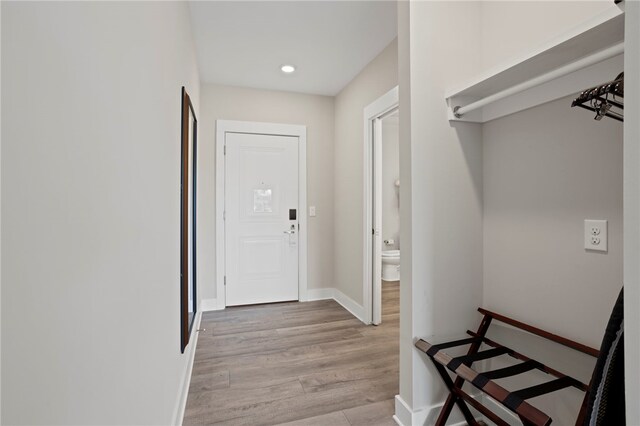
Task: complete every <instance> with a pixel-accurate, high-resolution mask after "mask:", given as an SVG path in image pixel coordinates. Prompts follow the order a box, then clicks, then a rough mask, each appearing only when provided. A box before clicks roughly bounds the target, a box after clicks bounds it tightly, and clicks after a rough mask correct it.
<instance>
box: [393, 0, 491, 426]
mask: <svg viewBox="0 0 640 426" xmlns="http://www.w3.org/2000/svg"><path fill="white" fill-rule="evenodd" d="M398 16H399V24H398V27H399V34H398V42H399V51H400V55H399V58H400V182H401V186H400V212H401V213H400V214H401V220H402V229H401V242H402V243H401V244H402V281H401V283H400V292H401V294H400V303H401V308H400V312H401V317H400V348H401V349H400V400H399V401H398V403H397V404H396V415H397V416H398V418H399V419H400V421H401V422H402V423H403V424H406V425H408V424H433V422H434V421H435V417H434V416H436V415H437V410H432V408H434V406H437V405H438V404H439V403H441V402H442V401H443V399H444V395H445V394H444V389H443V387H442V386H441V385H440V379H439V378H437V375H436V373H435V370H434V369H433V367H432V366H431V365H430V361H427V360H426V359H425V358H424V356H422V355H420V354H419V353H418V352H417V351H416V350H414V349H413V338H414V337H416V336H421V337H426V336H433V335H438V336H446V335H450V334H459V333H461V332H462V333H463V332H464V330H466V329H467V328H469V327H472V326H474V325H475V322H476V321H477V316H476V314H475V308H476V307H477V306H478V304H479V303H480V301H481V300H482V141H481V138H482V135H481V128H480V126H479V125H475V124H470V123H456V124H455V125H450V124H449V122H448V120H447V110H446V103H445V102H444V92H445V90H446V89H447V88H449V87H450V86H452V85H455V84H458V83H459V82H460V81H465V80H466V79H468V78H470V77H471V76H472V75H473V73H474V70H477V69H479V66H480V43H479V37H478V34H480V3H478V2H415V3H409V4H404V2H400V5H399V10H398ZM451 52H456V53H455V55H454V54H452V53H451ZM407 88H409V89H410V92H409V93H407ZM409 182H410V184H408V183H409ZM436 338H438V337H436Z"/></svg>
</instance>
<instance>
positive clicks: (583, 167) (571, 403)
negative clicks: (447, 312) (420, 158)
mask: <svg viewBox="0 0 640 426" xmlns="http://www.w3.org/2000/svg"><path fill="white" fill-rule="evenodd" d="M571 100H572V98H564V99H560V100H557V101H554V102H551V103H548V104H545V105H541V106H538V107H535V108H532V109H529V110H526V111H523V112H520V113H517V114H514V115H511V116H508V117H503V118H501V119H498V120H494V121H491V122H489V123H485V124H484V126H483V139H484V151H483V154H484V179H483V182H484V297H483V306H485V307H486V308H487V309H490V310H492V311H496V312H500V313H502V314H505V315H507V316H510V317H512V318H517V319H519V320H521V321H524V322H526V323H528V324H531V325H534V326H536V327H540V328H542V329H545V330H549V331H551V332H553V333H555V334H559V335H561V336H564V337H568V338H569V339H572V340H575V341H578V342H581V343H584V344H587V345H589V346H591V347H594V348H599V347H600V343H601V341H602V336H603V335H604V330H605V327H606V325H607V321H608V319H609V315H610V314H611V309H612V308H613V304H614V302H615V300H616V298H617V296H618V293H619V292H620V289H621V287H622V260H623V255H622V254H623V253H622V159H623V156H622V129H623V125H622V123H620V122H617V121H614V120H611V119H604V120H602V121H595V120H594V119H593V114H592V113H590V112H589V111H585V110H581V109H577V108H573V109H572V108H571V107H570V105H571ZM585 219H607V220H608V240H609V241H608V248H609V251H608V252H607V253H599V252H589V251H586V250H585V249H584V220H585ZM507 331H508V330H502V331H500V333H502V335H505V334H506V340H505V338H503V339H497V340H498V341H509V342H510V345H511V347H514V346H513V345H515V344H516V343H515V342H518V344H520V345H521V346H523V347H524V348H522V347H518V346H517V345H516V346H515V348H516V349H520V350H522V351H523V352H524V353H526V354H527V355H529V356H532V357H534V358H536V359H538V360H541V361H543V362H546V363H547V364H548V365H550V366H552V367H554V368H557V369H559V370H560V371H563V372H566V373H568V374H575V375H577V377H579V378H580V379H582V380H583V381H585V382H587V383H588V381H589V380H590V372H591V371H592V370H593V367H594V365H595V358H592V357H587V356H582V355H580V354H578V353H576V352H575V351H562V350H561V348H560V347H559V346H558V345H555V344H547V345H543V342H540V341H539V340H540V339H537V338H533V337H531V336H526V337H525V336H522V337H518V336H514V335H513V333H507ZM496 332H497V331H496ZM520 340H522V342H520ZM528 342H531V343H528ZM537 348H544V350H538V351H537V352H538V353H536V349H537ZM492 367H494V366H492ZM511 382H512V385H513V386H512V387H511V388H513V389H517V388H521V387H526V386H528V385H530V383H531V381H530V379H529V381H527V380H524V381H523V380H522V379H521V378H514V379H512V380H511ZM581 402H582V394H581V393H580V392H577V391H574V392H569V391H563V392H559V393H557V394H554V395H553V397H552V398H550V397H545V398H540V399H538V400H536V403H537V406H538V407H539V408H541V409H543V410H544V411H545V412H546V413H547V414H549V415H550V416H551V417H552V418H553V419H554V422H558V423H560V424H572V423H575V420H576V417H577V415H578V411H579V409H580V404H581Z"/></svg>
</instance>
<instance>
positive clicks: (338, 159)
mask: <svg viewBox="0 0 640 426" xmlns="http://www.w3.org/2000/svg"><path fill="white" fill-rule="evenodd" d="M397 84H398V47H397V41H396V40H394V41H393V42H392V43H391V44H389V46H387V47H386V48H385V49H384V50H383V51H382V52H381V53H380V55H378V56H377V57H376V58H375V59H374V60H373V61H371V62H370V63H369V64H368V65H367V66H366V67H365V68H364V69H363V70H362V71H361V72H360V74H358V76H356V78H354V79H353V80H352V81H351V83H349V84H348V85H347V86H346V87H345V88H344V89H342V91H341V92H340V93H338V95H337V96H336V97H335V139H334V144H335V151H334V197H335V206H334V209H335V226H334V241H335V250H334V256H333V259H334V283H335V287H336V288H337V289H338V290H340V291H341V292H342V293H344V294H345V295H346V296H348V297H349V298H351V299H352V300H353V301H355V302H356V303H357V304H360V305H362V300H363V297H362V296H363V294H362V280H363V277H362V263H363V259H362V256H363V251H362V244H363V235H362V229H363V226H364V225H363V220H364V205H363V194H362V188H363V186H364V182H363V179H364V169H363V167H364V165H363V157H364V134H363V126H362V123H363V120H364V119H363V116H364V108H365V107H366V106H367V105H369V104H370V103H371V102H373V101H375V100H376V99H378V98H379V97H380V96H382V95H384V94H385V93H387V92H388V91H389V90H391V89H392V88H394V87H395V86H396V85H397Z"/></svg>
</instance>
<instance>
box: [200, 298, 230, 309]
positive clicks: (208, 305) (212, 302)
mask: <svg viewBox="0 0 640 426" xmlns="http://www.w3.org/2000/svg"><path fill="white" fill-rule="evenodd" d="M221 309H224V304H222V306H219V304H218V299H202V300H201V301H200V311H201V312H209V311H218V310H221Z"/></svg>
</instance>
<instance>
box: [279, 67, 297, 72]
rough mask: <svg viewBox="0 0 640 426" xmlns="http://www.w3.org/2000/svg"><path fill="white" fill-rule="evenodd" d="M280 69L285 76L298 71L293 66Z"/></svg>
mask: <svg viewBox="0 0 640 426" xmlns="http://www.w3.org/2000/svg"><path fill="white" fill-rule="evenodd" d="M280 69H281V70H282V72H283V73H285V74H291V73H292V72H294V71H295V70H296V67H294V66H293V65H283V66H281V67H280Z"/></svg>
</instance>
